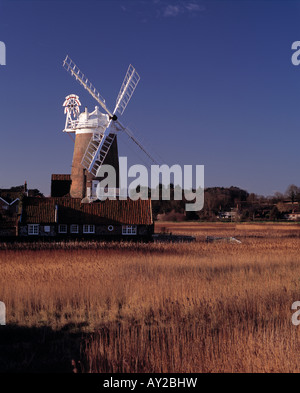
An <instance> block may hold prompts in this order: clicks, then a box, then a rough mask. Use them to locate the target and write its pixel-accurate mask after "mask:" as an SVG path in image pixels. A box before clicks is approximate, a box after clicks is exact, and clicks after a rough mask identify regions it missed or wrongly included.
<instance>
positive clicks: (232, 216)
mask: <svg viewBox="0 0 300 393" xmlns="http://www.w3.org/2000/svg"><path fill="white" fill-rule="evenodd" d="M237 214H238V213H237V211H230V212H219V214H218V218H219V219H221V220H230V219H232V220H234V219H235V218H236V217H237Z"/></svg>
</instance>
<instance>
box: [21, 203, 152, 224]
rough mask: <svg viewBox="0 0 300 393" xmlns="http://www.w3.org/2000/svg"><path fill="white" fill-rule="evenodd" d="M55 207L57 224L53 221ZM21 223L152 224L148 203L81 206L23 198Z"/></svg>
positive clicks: (78, 204)
mask: <svg viewBox="0 0 300 393" xmlns="http://www.w3.org/2000/svg"><path fill="white" fill-rule="evenodd" d="M56 206H57V221H56ZM21 222H22V224H54V223H56V222H57V223H61V224H94V225H97V224H98V225H100V224H106V223H107V222H109V223H115V224H116V223H120V224H129V225H151V224H152V223H153V221H152V208H151V200H141V199H139V200H137V201H133V200H131V199H127V200H109V199H107V200H105V201H96V202H93V203H81V199H80V198H66V197H62V198H52V197H50V198H24V200H23V207H22V218H21Z"/></svg>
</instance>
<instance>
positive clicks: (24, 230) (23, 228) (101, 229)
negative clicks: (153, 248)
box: [19, 224, 154, 238]
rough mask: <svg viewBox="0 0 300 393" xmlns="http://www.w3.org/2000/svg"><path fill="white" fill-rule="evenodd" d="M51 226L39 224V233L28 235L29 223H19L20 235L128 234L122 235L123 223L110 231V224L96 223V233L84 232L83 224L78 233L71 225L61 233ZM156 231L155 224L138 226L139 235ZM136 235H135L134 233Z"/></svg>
mask: <svg viewBox="0 0 300 393" xmlns="http://www.w3.org/2000/svg"><path fill="white" fill-rule="evenodd" d="M48 226H50V232H45V230H44V229H45V228H44V227H45V225H40V226H39V235H28V225H22V224H20V225H19V236H30V237H38V236H43V237H51V236H61V237H70V236H71V237H76V236H77V237H78V236H86V237H89V236H95V235H96V236H111V237H113V236H124V237H125V238H126V237H127V235H122V225H114V224H111V226H113V229H112V230H111V231H110V230H109V229H108V227H109V226H110V225H109V224H108V225H95V233H94V234H92V233H91V234H88V233H87V234H86V233H83V225H79V232H78V233H71V232H70V225H68V229H67V233H66V234H65V233H59V232H58V230H59V229H58V225H48ZM153 232H154V226H153V225H138V226H137V236H151V235H152V234H153ZM134 236H135V235H134Z"/></svg>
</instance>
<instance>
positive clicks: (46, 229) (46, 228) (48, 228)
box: [44, 225, 50, 233]
mask: <svg viewBox="0 0 300 393" xmlns="http://www.w3.org/2000/svg"><path fill="white" fill-rule="evenodd" d="M44 232H46V233H49V232H50V226H49V225H45V226H44Z"/></svg>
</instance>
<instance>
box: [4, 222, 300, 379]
mask: <svg viewBox="0 0 300 393" xmlns="http://www.w3.org/2000/svg"><path fill="white" fill-rule="evenodd" d="M177 225H179V224H177ZM180 225H181V233H187V232H191V230H190V228H187V227H185V224H182V223H180ZM192 227H193V228H192V233H193V234H194V235H196V237H197V239H198V241H196V242H194V243H187V244H186V243H175V244H170V243H147V244H143V243H113V242H111V243H104V242H102V243H96V242H95V244H94V243H93V242H91V244H90V247H87V246H86V245H85V246H82V247H80V245H79V244H77V246H78V247H76V244H73V245H72V244H68V245H66V244H60V245H56V248H55V247H53V248H51V247H50V246H49V245H46V247H45V249H43V248H42V246H41V245H38V246H36V249H34V247H33V245H32V246H30V247H32V248H31V249H26V247H25V248H23V249H21V245H20V249H16V250H12V249H9V247H7V248H6V249H5V247H3V248H4V249H2V250H1V251H0V272H1V273H0V300H2V301H4V302H5V303H6V307H7V322H8V325H7V327H6V329H9V328H10V327H11V328H13V327H16V326H19V327H23V328H27V329H49V328H50V329H51V332H52V333H51V335H53V334H54V335H55V334H61V332H64V331H67V332H68V334H66V335H64V336H63V339H60V341H59V343H60V344H59V345H55V346H54V347H52V349H51V351H50V352H49V354H48V356H55V351H57V352H59V353H61V352H62V353H63V350H62V348H67V341H68V340H69V339H70V337H71V336H70V335H71V334H77V335H79V337H80V339H79V340H78V352H76V354H75V355H73V354H72V353H71V352H70V351H68V350H67V349H66V353H65V355H64V361H65V362H68V363H69V364H71V360H72V359H73V363H74V362H75V364H77V366H76V367H77V369H78V370H80V371H82V372H299V371H300V361H299V356H298V350H299V343H300V341H299V334H300V327H296V326H294V325H293V324H292V323H291V317H292V312H293V311H292V310H291V305H292V303H293V302H295V301H297V300H300V280H299V277H300V255H299V247H300V238H299V233H298V232H299V229H298V226H297V227H296V226H295V227H290V226H289V228H288V229H281V228H278V226H274V227H273V228H272V227H266V226H259V227H258V228H246V229H245V228H242V229H240V228H236V227H234V228H233V227H229V228H224V227H223V228H219V227H218V226H215V227H213V224H210V226H209V228H207V227H206V228H204V227H201V225H200V226H199V225H198V227H197V226H195V225H192ZM176 228H177V230H178V231H179V229H178V227H176ZM233 229H234V231H235V233H233ZM208 231H209V232H210V234H211V233H214V234H215V235H216V236H217V235H230V236H236V237H238V238H240V239H241V240H242V244H228V243H206V242H205V241H202V239H204V235H205V234H206V233H207V232H208ZM178 233H179V232H178ZM93 244H94V246H93ZM47 247H48V248H47ZM53 332H54V333H53ZM55 332H56V333H55ZM51 335H49V336H47V334H46V336H44V338H43V340H44V341H45V340H46V341H47V340H48V339H49V340H51V337H52V336H51ZM76 345H77V344H76ZM0 347H1V343H0ZM31 349H32V347H31V346H30V344H29V349H28V350H29V351H30V350H31ZM45 356H47V354H45ZM62 356H63V355H62ZM72 356H73V357H74V356H75V358H72ZM2 360H3V359H2ZM46 360H47V359H46ZM46 360H45V362H46ZM60 361H61V359H60ZM25 363H26V362H25ZM59 364H61V363H59ZM0 369H1V355H0Z"/></svg>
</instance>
